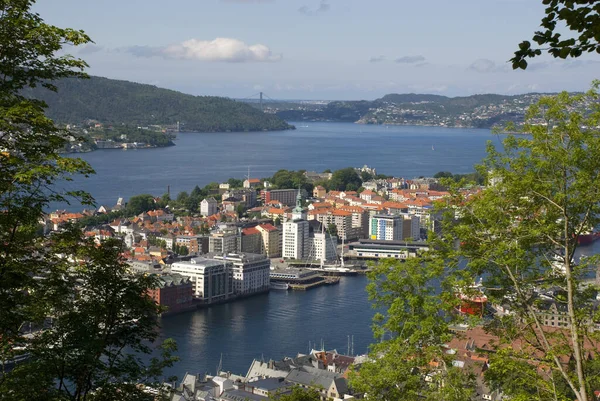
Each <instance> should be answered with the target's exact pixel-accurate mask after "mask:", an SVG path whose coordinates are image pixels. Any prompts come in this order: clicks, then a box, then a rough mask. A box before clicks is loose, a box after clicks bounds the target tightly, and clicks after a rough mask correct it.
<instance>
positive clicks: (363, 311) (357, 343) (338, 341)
mask: <svg viewBox="0 0 600 401" xmlns="http://www.w3.org/2000/svg"><path fill="white" fill-rule="evenodd" d="M366 283H367V279H366V277H364V276H357V277H343V278H342V279H341V280H340V283H339V284H338V285H333V286H327V287H318V288H314V289H311V290H309V291H271V292H270V293H269V294H262V295H257V296H254V297H250V298H246V299H242V300H238V301H235V302H232V303H228V304H223V305H215V306H212V307H210V308H207V309H203V310H198V311H194V312H190V313H184V314H180V315H176V316H169V317H165V318H162V319H161V321H160V324H161V326H162V328H161V336H162V337H163V338H173V339H175V340H176V341H177V344H178V347H179V352H178V355H179V356H180V357H181V360H180V361H179V362H177V364H176V365H175V366H174V367H173V368H171V369H169V371H168V372H167V373H168V374H173V375H176V376H178V377H179V378H181V377H182V376H183V374H184V373H185V372H190V373H205V372H208V373H213V374H214V373H215V371H216V369H217V366H218V365H219V362H220V361H222V365H221V366H222V369H223V370H225V371H230V372H232V373H236V374H242V375H245V374H246V372H247V370H248V368H249V367H250V364H251V363H252V360H253V359H259V360H260V359H261V358H264V359H265V360H269V358H272V359H281V358H283V357H284V356H296V354H297V353H299V352H300V353H307V352H308V347H309V341H310V343H311V345H312V346H314V348H319V349H320V348H321V341H322V342H323V343H324V345H325V348H326V349H337V350H338V352H341V353H347V352H348V336H354V353H355V354H364V353H365V352H367V347H368V345H369V344H370V343H372V342H373V340H372V338H373V336H372V332H371V324H370V323H371V319H372V317H373V315H374V313H375V311H374V310H373V309H372V308H371V304H370V303H369V300H368V297H367V293H366V291H365V286H366ZM351 339H352V337H351ZM351 341H352V340H351Z"/></svg>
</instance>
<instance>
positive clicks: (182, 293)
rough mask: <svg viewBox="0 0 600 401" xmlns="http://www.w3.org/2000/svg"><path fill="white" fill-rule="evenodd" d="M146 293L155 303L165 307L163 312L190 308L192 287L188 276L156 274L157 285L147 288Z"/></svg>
mask: <svg viewBox="0 0 600 401" xmlns="http://www.w3.org/2000/svg"><path fill="white" fill-rule="evenodd" d="M148 295H149V296H150V297H151V298H152V299H153V300H154V302H156V303H157V304H159V305H161V306H164V307H166V308H167V310H166V312H164V313H165V314H171V313H177V312H182V311H185V310H189V309H192V308H193V307H194V306H193V304H192V300H193V295H194V289H193V284H192V281H191V280H190V278H189V277H187V276H183V275H181V274H178V273H171V274H161V275H160V276H158V287H156V288H151V289H149V290H148Z"/></svg>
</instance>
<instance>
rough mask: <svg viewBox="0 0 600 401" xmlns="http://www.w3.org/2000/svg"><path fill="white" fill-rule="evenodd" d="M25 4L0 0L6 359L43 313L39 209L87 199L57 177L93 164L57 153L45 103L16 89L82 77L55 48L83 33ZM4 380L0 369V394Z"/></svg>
mask: <svg viewBox="0 0 600 401" xmlns="http://www.w3.org/2000/svg"><path fill="white" fill-rule="evenodd" d="M31 4H32V2H31V1H26V0H21V1H16V0H15V1H3V2H1V3H0V149H1V152H0V210H2V213H0V215H1V216H0V243H1V244H2V247H1V249H0V361H5V360H9V359H10V358H11V356H12V355H13V347H14V345H13V344H21V343H23V337H22V336H21V328H22V327H23V325H24V324H25V323H27V322H30V321H36V322H39V321H42V320H43V318H44V313H43V308H40V306H39V303H38V302H37V301H38V300H36V299H34V298H33V297H31V296H29V294H30V293H33V292H35V290H37V289H38V288H39V286H40V285H39V284H40V283H39V281H37V280H35V278H34V277H35V276H36V275H37V274H38V273H39V272H41V271H43V269H44V268H45V267H46V262H45V259H44V256H45V254H46V252H45V250H44V248H43V247H41V244H40V241H38V240H37V238H36V237H37V236H36V231H37V225H38V221H39V220H40V218H41V217H42V215H43V210H44V208H45V207H47V206H48V204H49V202H51V201H64V200H66V199H67V198H69V199H71V200H72V199H73V198H72V197H75V199H79V200H82V201H84V202H88V203H89V202H90V201H91V198H90V197H89V196H88V195H87V194H84V193H82V192H79V191H71V192H67V191H63V190H61V188H60V187H59V186H58V184H57V182H59V181H60V180H61V179H63V178H67V179H69V178H70V177H71V175H75V174H84V175H86V174H91V173H93V170H92V169H91V167H90V166H89V165H88V164H87V163H85V162H83V161H82V160H81V159H71V158H65V157H62V156H61V155H60V154H59V150H60V149H62V148H63V147H64V145H65V144H66V143H67V142H68V135H67V133H66V132H65V131H63V130H61V129H59V128H57V127H56V126H55V125H54V124H53V122H52V121H51V120H49V119H48V118H46V117H45V116H44V108H45V103H44V102H42V101H39V100H35V99H28V98H26V97H24V96H23V94H22V91H23V90H25V89H26V88H33V87H35V86H38V85H40V86H43V87H44V88H47V89H49V90H53V89H54V86H53V84H52V80H55V79H59V78H66V77H81V76H82V72H81V71H82V70H83V68H84V67H85V66H86V64H85V62H84V61H82V60H79V59H75V58H73V57H71V56H67V55H65V56H57V55H56V52H57V50H59V49H60V48H61V47H62V45H63V44H72V45H80V44H84V43H87V42H89V40H90V39H89V37H88V36H87V35H85V33H83V32H81V31H75V30H71V29H61V28H57V27H54V26H50V25H47V24H45V23H44V22H43V20H42V19H41V18H40V17H39V16H37V15H36V14H34V13H32V12H30V10H29V9H30V7H31ZM34 255H36V256H34ZM25 289H27V291H24V290H25ZM2 364H3V363H2ZM2 368H4V366H2ZM6 380H8V378H7V376H6V375H5V373H4V369H2V372H1V373H0V394H2V393H3V392H2V385H3V382H5V381H6ZM3 394H7V393H3Z"/></svg>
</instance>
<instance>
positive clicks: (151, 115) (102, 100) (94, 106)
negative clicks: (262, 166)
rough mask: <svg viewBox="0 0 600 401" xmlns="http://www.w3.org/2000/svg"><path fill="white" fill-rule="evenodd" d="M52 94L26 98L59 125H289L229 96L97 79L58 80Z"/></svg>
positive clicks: (210, 128) (216, 128)
mask: <svg viewBox="0 0 600 401" xmlns="http://www.w3.org/2000/svg"><path fill="white" fill-rule="evenodd" d="M56 86H57V87H58V93H53V92H51V91H48V90H46V89H42V88H36V89H33V90H29V91H28V92H27V95H28V96H32V97H36V98H38V99H43V100H45V101H46V103H48V106H49V109H48V112H47V114H48V116H49V117H51V118H52V119H54V120H55V121H57V122H61V123H75V124H78V123H81V122H83V121H86V120H97V121H99V122H101V123H104V124H128V125H134V124H135V125H153V124H157V125H171V124H176V123H177V121H179V122H180V124H181V129H182V130H185V131H201V132H221V131H263V130H281V129H289V128H293V127H292V126H290V125H289V124H287V123H286V122H285V121H283V120H282V119H280V118H279V117H277V116H275V115H272V114H266V113H263V112H261V111H260V110H257V109H256V108H254V107H252V106H250V105H248V104H245V103H242V102H236V101H234V100H231V99H228V98H223V97H216V96H192V95H187V94H184V93H181V92H176V91H173V90H168V89H162V88H157V87H156V86H152V85H145V84H138V83H134V82H129V81H119V80H114V79H108V78H101V77H90V79H63V80H61V81H58V82H56Z"/></svg>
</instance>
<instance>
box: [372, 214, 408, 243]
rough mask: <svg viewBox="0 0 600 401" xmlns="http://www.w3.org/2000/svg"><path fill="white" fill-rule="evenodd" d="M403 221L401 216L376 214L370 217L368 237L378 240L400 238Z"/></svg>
mask: <svg viewBox="0 0 600 401" xmlns="http://www.w3.org/2000/svg"><path fill="white" fill-rule="evenodd" d="M403 222H404V217H402V216H398V215H386V214H376V215H375V216H373V217H371V221H370V230H369V237H370V238H371V239H372V240H379V241H397V240H401V239H402V223H403Z"/></svg>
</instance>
